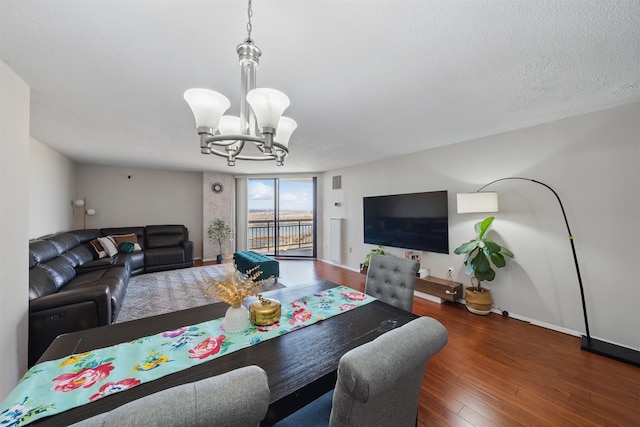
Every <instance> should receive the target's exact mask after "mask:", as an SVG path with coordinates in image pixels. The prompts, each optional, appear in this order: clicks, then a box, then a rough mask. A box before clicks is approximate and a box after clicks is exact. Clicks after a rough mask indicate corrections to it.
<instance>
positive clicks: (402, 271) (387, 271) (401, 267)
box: [364, 254, 420, 311]
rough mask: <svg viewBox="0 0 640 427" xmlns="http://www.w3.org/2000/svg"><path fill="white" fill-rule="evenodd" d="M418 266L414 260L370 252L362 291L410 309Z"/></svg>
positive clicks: (396, 305)
mask: <svg viewBox="0 0 640 427" xmlns="http://www.w3.org/2000/svg"><path fill="white" fill-rule="evenodd" d="M419 268H420V265H419V264H418V263H417V262H416V261H411V260H408V259H404V258H398V257H394V256H388V255H377V254H372V255H371V259H370V261H369V269H368V271H367V281H366V284H365V291H364V292H365V293H366V294H367V295H371V296H372V297H376V298H378V299H379V300H381V301H383V302H386V303H387V304H391V305H393V306H395V307H398V308H401V309H403V310H406V311H411V309H412V308H413V288H414V287H415V284H416V274H418V269H419Z"/></svg>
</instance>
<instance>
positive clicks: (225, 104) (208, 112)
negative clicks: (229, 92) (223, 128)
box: [184, 89, 231, 132]
mask: <svg viewBox="0 0 640 427" xmlns="http://www.w3.org/2000/svg"><path fill="white" fill-rule="evenodd" d="M184 99H185V101H187V104H189V107H191V111H192V112H193V117H194V118H195V119H196V127H197V128H209V129H211V131H212V132H215V131H216V130H218V123H219V122H220V118H221V117H222V115H223V114H224V112H225V111H227V110H228V109H229V107H230V106H231V102H229V100H228V99H227V97H226V96H224V95H222V94H220V93H218V92H215V91H213V90H209V89H189V90H187V91H186V92H185V93H184Z"/></svg>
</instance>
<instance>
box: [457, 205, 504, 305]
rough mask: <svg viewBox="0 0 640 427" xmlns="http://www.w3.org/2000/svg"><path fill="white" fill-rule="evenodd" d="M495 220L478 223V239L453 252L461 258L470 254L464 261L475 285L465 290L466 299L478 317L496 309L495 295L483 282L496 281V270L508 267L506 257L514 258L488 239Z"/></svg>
mask: <svg viewBox="0 0 640 427" xmlns="http://www.w3.org/2000/svg"><path fill="white" fill-rule="evenodd" d="M494 219H495V217H493V216H490V217H488V218H485V219H484V220H482V221H480V222H478V223H476V224H475V226H474V229H475V231H476V238H475V239H473V240H470V241H469V242H467V243H463V244H462V245H460V246H459V247H458V248H456V249H455V250H454V251H453V252H454V253H455V254H457V255H461V254H467V255H466V257H465V259H464V265H466V266H467V268H466V269H465V273H466V274H467V276H473V277H472V278H471V284H472V286H470V287H468V288H465V292H464V299H465V301H466V303H467V309H468V310H469V311H470V312H472V313H475V314H483V315H486V314H489V312H490V311H491V307H492V306H493V300H492V298H491V292H490V290H489V289H485V288H483V287H482V286H481V285H482V282H483V281H487V282H490V281H492V280H493V279H495V278H496V271H495V270H494V269H493V268H494V267H495V268H502V267H504V266H505V265H506V264H507V262H506V259H505V256H508V257H511V258H513V253H511V251H510V250H509V249H507V248H505V247H503V246H500V245H499V244H497V243H496V242H493V241H491V240H489V239H487V234H488V233H489V230H491V224H493V220H494ZM473 279H476V282H477V283H474V280H473Z"/></svg>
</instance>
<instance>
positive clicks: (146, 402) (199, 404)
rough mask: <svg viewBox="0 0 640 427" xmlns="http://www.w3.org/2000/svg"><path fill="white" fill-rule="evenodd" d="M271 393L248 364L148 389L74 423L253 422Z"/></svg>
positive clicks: (130, 426) (223, 425) (101, 426)
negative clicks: (165, 386)
mask: <svg viewBox="0 0 640 427" xmlns="http://www.w3.org/2000/svg"><path fill="white" fill-rule="evenodd" d="M156 381H162V380H161V379H160V380H156ZM126 392H127V391H122V392H121V393H126ZM270 398H271V393H270V391H269V385H268V384H267V374H266V372H265V371H264V370H263V369H262V368H260V367H258V366H253V365H252V366H245V367H243V368H239V369H236V370H233V371H230V372H227V373H225V374H221V375H217V376H214V377H210V378H206V379H204V380H200V381H197V382H194V383H189V384H183V385H179V386H176V387H172V388H168V389H166V390H162V391H160V392H157V393H154V394H150V395H149V396H145V397H142V398H140V399H137V400H134V401H132V402H129V403H127V404H125V405H122V406H120V407H118V408H116V409H113V410H111V411H109V412H105V413H103V414H100V415H97V416H95V417H91V418H88V419H86V420H83V421H81V422H79V423H76V424H73V426H75V427H107V426H118V427H143V426H144V427H147V426H154V427H164V426H166V427H170V426H171V427H173V426H184V427H192V426H202V427H205V426H219V427H248V426H257V425H259V424H260V421H262V419H263V418H264V417H265V415H266V413H267V409H268V407H269V400H270Z"/></svg>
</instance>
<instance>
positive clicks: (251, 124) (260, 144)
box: [184, 0, 297, 166]
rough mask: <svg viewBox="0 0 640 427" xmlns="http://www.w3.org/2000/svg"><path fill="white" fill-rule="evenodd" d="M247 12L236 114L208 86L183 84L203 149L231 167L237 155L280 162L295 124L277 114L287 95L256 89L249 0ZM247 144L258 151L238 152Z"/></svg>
mask: <svg viewBox="0 0 640 427" xmlns="http://www.w3.org/2000/svg"><path fill="white" fill-rule="evenodd" d="M247 15H248V18H249V20H248V22H247V33H248V35H247V39H246V40H245V41H244V43H241V44H240V45H239V46H238V47H237V48H236V52H237V53H238V59H239V64H240V94H241V96H240V116H239V117H237V116H228V115H224V113H225V112H226V111H227V110H228V109H229V107H230V106H231V103H230V102H229V100H228V99H227V97H225V96H224V95H222V94H220V93H218V92H215V91H213V90H209V89H188V90H187V91H186V92H185V93H184V99H185V101H187V104H189V107H190V108H191V111H192V112H193V116H194V118H195V121H196V128H197V132H198V135H200V152H201V153H202V154H207V155H208V154H215V155H216V156H220V157H225V158H226V159H227V165H229V166H234V165H235V163H236V160H255V161H262V160H275V162H276V165H277V166H282V165H283V164H284V158H285V157H286V156H287V155H288V154H289V139H290V138H291V134H292V133H293V131H294V130H295V129H296V127H297V124H296V122H295V121H294V120H293V119H290V118H288V117H283V116H282V114H283V113H284V111H285V110H286V109H287V107H289V98H288V97H287V95H285V94H284V93H282V92H280V91H278V90H275V89H268V88H256V72H257V69H258V65H259V60H260V56H261V55H262V51H261V50H260V49H259V48H258V47H257V46H256V45H255V44H254V43H253V40H252V39H251V30H252V26H251V17H252V16H253V10H252V8H251V0H249V5H248V9H247ZM246 143H249V144H252V145H254V146H255V147H257V149H258V150H259V151H256V150H254V151H255V152H256V153H257V154H258V155H250V154H243V153H242V150H243V149H244V148H245V144H246Z"/></svg>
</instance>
